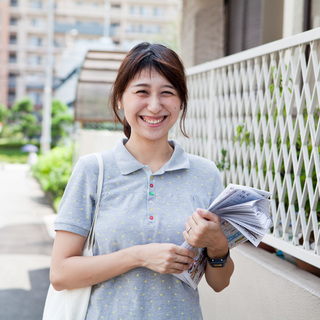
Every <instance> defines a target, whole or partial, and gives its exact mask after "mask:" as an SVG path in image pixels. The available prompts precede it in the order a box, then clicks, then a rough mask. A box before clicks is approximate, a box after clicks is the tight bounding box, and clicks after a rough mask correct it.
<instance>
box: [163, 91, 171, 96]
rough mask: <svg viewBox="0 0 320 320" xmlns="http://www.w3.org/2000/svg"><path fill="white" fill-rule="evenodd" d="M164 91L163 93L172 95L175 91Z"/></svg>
mask: <svg viewBox="0 0 320 320" xmlns="http://www.w3.org/2000/svg"><path fill="white" fill-rule="evenodd" d="M162 93H163V94H170V95H173V92H171V91H163V92H162Z"/></svg>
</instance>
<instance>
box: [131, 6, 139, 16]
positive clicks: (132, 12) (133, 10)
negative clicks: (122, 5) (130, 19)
mask: <svg viewBox="0 0 320 320" xmlns="http://www.w3.org/2000/svg"><path fill="white" fill-rule="evenodd" d="M129 12H130V14H136V13H137V12H136V7H135V6H130V9H129Z"/></svg>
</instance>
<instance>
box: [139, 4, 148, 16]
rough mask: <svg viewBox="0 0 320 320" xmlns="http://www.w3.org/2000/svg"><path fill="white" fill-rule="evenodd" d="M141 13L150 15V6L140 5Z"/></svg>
mask: <svg viewBox="0 0 320 320" xmlns="http://www.w3.org/2000/svg"><path fill="white" fill-rule="evenodd" d="M140 15H142V16H147V15H148V8H147V7H145V6H141V7H140Z"/></svg>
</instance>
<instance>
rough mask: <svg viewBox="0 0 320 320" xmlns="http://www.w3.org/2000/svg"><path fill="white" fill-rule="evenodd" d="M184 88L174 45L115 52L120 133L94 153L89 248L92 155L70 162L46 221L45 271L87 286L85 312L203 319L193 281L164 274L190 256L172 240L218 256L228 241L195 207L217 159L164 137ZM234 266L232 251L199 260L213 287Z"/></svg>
mask: <svg viewBox="0 0 320 320" xmlns="http://www.w3.org/2000/svg"><path fill="white" fill-rule="evenodd" d="M187 96H188V94H187V86H186V77H185V73H184V67H183V64H182V62H181V60H180V59H179V57H178V56H177V54H176V53H175V52H174V51H172V50H170V49H168V48H166V47H164V46H162V45H160V44H149V43H142V44H139V45H137V46H136V47H134V48H133V49H132V50H131V51H130V52H129V53H128V55H127V56H126V58H125V59H124V61H123V62H122V65H121V67H120V69H119V72H118V75H117V78H116V80H115V82H114V87H113V91H112V95H111V105H112V110H113V112H114V113H115V116H116V117H117V118H118V120H120V121H121V122H122V123H123V125H124V132H125V134H126V136H127V138H125V139H121V140H120V141H119V142H118V144H117V145H116V146H115V148H114V149H112V150H107V151H105V152H102V153H101V156H102V160H103V163H104V179H103V185H102V191H101V202H100V206H98V209H99V212H98V218H97V220H96V223H95V224H94V225H95V245H94V247H93V256H91V257H83V256H82V248H83V245H84V242H85V240H86V237H87V236H88V230H90V227H91V224H92V212H94V211H95V205H96V203H97V177H98V175H99V174H98V173H99V169H98V165H97V162H96V159H95V156H94V155H87V156H84V157H82V158H80V160H79V162H78V163H77V165H76V166H75V168H74V171H73V174H72V176H71V178H70V180H69V183H68V186H67V188H66V190H65V194H64V196H63V199H62V201H61V205H60V207H59V212H58V217H57V219H56V221H55V229H56V231H57V234H56V237H55V243H54V248H53V254H52V264H51V271H50V278H51V281H52V284H53V286H54V287H55V289H57V290H63V289H74V288H82V287H87V286H92V291H91V297H90V303H89V305H88V310H87V315H86V319H101V318H104V319H121V318H122V319H126V318H127V317H128V316H129V315H130V317H131V318H132V319H146V318H150V319H165V318H166V319H167V318H169V319H177V320H179V319H202V314H201V308H200V303H199V294H198V290H194V289H193V288H191V287H189V286H188V285H187V284H185V283H184V282H182V281H180V280H179V279H177V278H176V277H174V276H173V275H172V274H173V273H175V274H176V273H182V272H183V271H184V270H187V269H189V267H190V265H191V264H192V263H193V262H194V252H193V251H192V250H189V249H187V248H184V247H182V246H181V244H182V243H183V242H184V241H187V242H188V243H189V244H190V245H192V246H195V247H198V248H204V247H205V248H206V249H207V251H206V252H207V254H208V256H209V257H210V258H212V259H213V258H214V259H218V258H219V259H223V258H225V257H226V256H227V253H228V242H227V239H226V237H225V235H224V233H223V231H222V229H221V224H220V220H219V217H218V216H216V215H215V214H213V213H211V212H209V211H207V210H205V209H199V208H207V207H208V206H209V204H210V203H211V202H212V200H213V199H215V198H216V197H217V196H218V195H219V193H220V192H221V191H222V189H223V186H222V181H221V179H220V173H219V171H218V169H217V167H216V166H215V164H214V163H213V162H212V161H209V160H207V159H204V158H201V157H198V156H194V155H191V154H187V153H186V152H185V151H184V150H183V148H182V147H181V145H180V144H179V143H178V142H177V141H175V140H171V141H168V131H169V130H170V128H171V127H172V126H173V125H174V124H175V123H176V121H177V120H178V118H179V115H180V113H181V122H180V128H181V131H182V132H183V133H184V134H185V135H186V133H185V131H184V117H185V113H186V110H187ZM120 109H123V110H124V118H123V119H122V118H121V116H120V114H119V110H120ZM186 230H188V232H187V231H186ZM233 268H234V267H233V261H232V259H231V258H230V259H229V260H228V261H227V262H226V263H225V265H224V266H223V267H221V268H215V267H212V266H211V265H210V264H207V268H206V273H205V274H206V280H207V282H208V284H209V285H210V286H211V287H212V289H213V290H215V291H217V292H218V291H221V290H223V289H224V288H225V287H227V286H228V284H229V280H230V277H231V275H232V273H233Z"/></svg>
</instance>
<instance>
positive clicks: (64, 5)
mask: <svg viewBox="0 0 320 320" xmlns="http://www.w3.org/2000/svg"><path fill="white" fill-rule="evenodd" d="M50 5H52V9H51V10H53V23H52V25H50V23H49V22H48V21H50V19H48V13H49V9H50ZM180 11H181V0H160V1H159V0H144V1H143V0H136V1H134V0H55V1H53V0H2V1H1V2H0V64H1V68H0V81H1V83H0V103H3V104H5V105H8V106H10V105H12V104H13V103H14V101H15V100H17V99H21V98H23V97H25V96H29V97H30V98H31V99H32V100H33V101H34V103H35V105H36V107H37V108H41V106H42V104H43V88H44V82H45V74H46V62H47V57H48V50H47V49H48V45H49V43H48V41H47V39H48V32H50V31H52V35H53V37H52V38H53V44H52V50H51V52H52V54H53V56H54V65H57V64H58V63H59V61H60V58H61V56H62V54H63V52H64V51H65V49H66V48H70V47H71V46H72V45H73V44H74V43H75V42H77V41H80V40H81V41H88V42H90V41H97V40H98V39H101V38H103V37H110V38H111V39H112V42H113V44H115V45H116V46H117V50H128V49H129V48H130V47H131V46H132V45H134V44H135V43H137V42H140V41H160V42H164V43H167V44H169V45H173V43H176V42H177V38H178V34H179V27H178V26H179V22H180ZM106 49H107V50H108V48H106Z"/></svg>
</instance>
